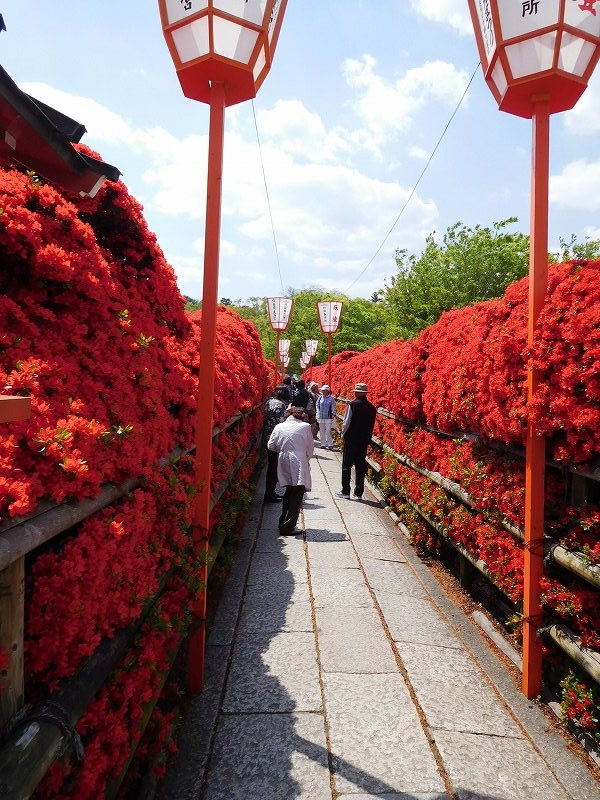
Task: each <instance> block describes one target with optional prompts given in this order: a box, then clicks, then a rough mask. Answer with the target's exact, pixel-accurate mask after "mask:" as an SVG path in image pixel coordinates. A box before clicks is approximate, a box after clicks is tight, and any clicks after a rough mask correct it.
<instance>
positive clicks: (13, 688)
mask: <svg viewBox="0 0 600 800" xmlns="http://www.w3.org/2000/svg"><path fill="white" fill-rule="evenodd" d="M24 582H25V559H24V558H18V559H16V561H13V563H12V564H11V565H10V566H9V567H7V568H6V569H4V570H2V572H0V648H2V650H4V651H5V652H6V653H8V655H9V657H10V661H9V664H8V668H7V669H6V671H5V672H1V673H0V728H2V726H4V725H5V724H6V723H7V722H8V720H9V719H10V718H11V717H12V716H13V714H15V713H16V712H17V711H18V710H19V709H20V708H21V707H22V705H23V686H24V679H23V631H24V625H25V602H24Z"/></svg>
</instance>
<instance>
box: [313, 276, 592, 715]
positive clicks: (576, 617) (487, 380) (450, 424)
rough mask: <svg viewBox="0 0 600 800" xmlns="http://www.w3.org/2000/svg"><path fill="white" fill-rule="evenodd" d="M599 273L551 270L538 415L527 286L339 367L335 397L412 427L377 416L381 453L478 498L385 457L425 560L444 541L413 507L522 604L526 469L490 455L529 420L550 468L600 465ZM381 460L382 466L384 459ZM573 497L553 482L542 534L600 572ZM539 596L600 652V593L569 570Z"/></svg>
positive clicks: (518, 439)
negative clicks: (530, 395)
mask: <svg viewBox="0 0 600 800" xmlns="http://www.w3.org/2000/svg"><path fill="white" fill-rule="evenodd" d="M599 270H600V261H590V262H581V261H579V262H570V263H567V264H560V265H556V266H551V267H550V274H549V290H548V301H547V304H546V307H545V309H544V312H543V314H542V316H541V318H540V321H539V325H538V333H537V342H536V346H535V348H534V350H533V352H532V355H533V357H534V360H535V363H536V365H537V366H538V367H539V368H540V369H541V370H542V382H541V390H540V393H539V395H538V397H536V400H535V402H533V403H532V404H531V406H530V407H529V408H528V407H527V398H526V384H525V367H526V359H527V357H528V355H529V349H528V347H527V341H526V340H527V279H524V280H521V281H518V282H517V283H515V284H513V285H512V286H510V287H509V288H508V289H507V291H506V293H505V295H504V296H503V297H502V298H500V299H499V300H492V301H488V302H485V303H479V304H476V305H473V306H470V307H467V308H462V309H456V310H453V311H450V312H447V313H446V314H444V315H442V317H441V318H440V320H439V321H438V322H437V323H436V324H435V325H432V326H431V327H430V328H428V329H426V330H425V331H423V332H422V333H421V334H420V335H419V336H418V337H417V338H416V339H414V340H412V341H396V342H388V343H386V344H383V345H380V346H378V347H374V348H372V349H371V350H369V351H367V352H365V353H359V354H356V353H355V354H350V353H342V354H340V355H339V356H336V357H334V359H333V363H332V373H333V384H334V390H335V392H336V393H337V394H338V395H341V396H345V397H350V396H352V389H353V388H354V385H355V383H356V382H357V381H364V382H366V383H368V385H369V399H370V400H371V401H372V402H373V403H374V404H375V405H378V406H383V407H385V408H387V409H388V410H390V411H392V412H394V414H395V415H397V416H398V417H399V418H401V419H402V420H405V422H404V423H401V422H398V421H395V420H390V419H387V418H385V417H378V421H377V427H376V431H375V433H376V434H377V435H378V436H379V437H380V439H382V440H383V442H384V444H385V445H387V446H388V447H389V448H391V449H392V450H394V451H395V452H397V453H401V454H403V455H405V456H407V457H408V458H410V459H411V460H412V461H413V462H414V463H416V464H417V465H418V466H420V467H422V468H424V469H427V470H429V471H431V472H438V473H440V474H442V475H443V476H445V477H446V478H449V479H451V480H453V481H455V482H456V483H458V484H459V485H460V486H461V487H462V488H463V490H464V491H466V492H467V493H468V494H469V495H470V497H471V498H472V501H473V508H468V507H466V506H465V505H463V504H462V503H460V502H458V501H457V500H456V499H454V498H453V497H451V496H450V495H449V494H448V493H447V492H445V491H444V490H443V489H441V488H439V487H438V486H437V485H436V484H435V483H433V482H432V481H431V480H429V479H428V478H426V477H424V476H421V475H420V474H418V473H416V472H415V471H413V470H411V469H409V468H407V467H405V466H403V465H401V464H399V463H398V462H397V461H396V460H395V459H394V458H393V457H392V456H391V455H388V456H384V457H383V466H384V468H385V479H384V481H383V484H382V486H383V489H384V491H385V492H386V495H387V496H388V499H389V501H390V503H391V505H392V506H393V507H395V508H396V509H397V511H398V513H399V514H400V516H401V518H402V519H403V520H405V522H406V523H407V525H408V527H409V529H410V530H411V533H412V535H413V538H414V540H415V541H416V542H418V543H419V544H420V545H421V546H425V547H426V548H427V549H430V550H434V549H436V547H437V542H436V541H435V538H436V537H435V534H434V533H432V530H431V528H429V527H428V526H427V525H426V523H424V521H423V520H422V518H420V517H419V516H418V514H417V513H416V511H415V510H414V509H413V508H412V507H411V506H410V505H408V504H407V502H406V500H407V499H408V500H410V501H412V503H414V504H415V506H416V507H418V508H419V509H420V510H421V511H422V512H423V513H425V514H426V515H427V516H428V517H429V518H430V519H431V520H432V521H433V522H434V523H436V524H437V525H438V526H439V527H441V528H442V529H443V530H444V531H445V533H446V534H447V535H448V536H450V538H452V539H454V540H455V541H456V542H459V543H460V544H462V545H464V546H465V547H466V548H467V549H468V550H469V551H470V552H471V553H472V554H473V555H475V556H476V557H477V558H478V559H481V560H482V561H484V562H485V564H486V566H487V568H488V570H489V572H490V573H491V575H492V577H493V580H494V582H495V583H496V584H497V585H498V586H499V587H500V588H501V589H502V590H503V591H504V592H505V593H506V594H507V595H508V596H509V597H510V598H511V599H512V600H513V601H514V602H517V603H518V602H520V600H521V597H522V591H523V587H522V583H523V550H522V543H521V542H520V541H519V540H518V539H517V538H516V537H515V536H513V535H512V534H511V533H509V532H508V531H507V530H505V529H504V528H503V527H502V524H501V523H502V520H506V521H508V522H510V523H511V524H512V525H517V526H523V501H524V462H523V460H522V459H519V458H515V457H511V456H509V455H504V454H502V453H501V452H499V451H498V450H497V449H492V448H490V447H489V445H493V444H494V443H503V444H507V445H510V444H515V445H522V444H524V438H525V431H526V421H527V415H528V414H529V415H530V416H531V418H532V419H533V421H534V423H535V425H536V427H537V430H538V432H539V433H540V434H542V435H544V436H545V437H546V438H547V442H548V455H549V457H551V458H554V459H555V460H556V461H557V462H563V463H565V464H568V465H584V466H588V467H589V468H591V469H593V468H594V467H595V465H596V463H597V460H598V457H599V455H600V424H599V423H600V404H599V400H600V280H599V277H600V276H599V274H598V273H599ZM326 375H327V367H319V368H315V369H314V370H313V372H312V376H313V377H314V379H315V380H316V381H319V382H324V381H325V379H326ZM458 432H463V433H470V434H477V435H478V436H479V437H480V440H479V442H474V441H468V440H467V441H465V440H459V439H457V438H455V437H454V438H453V437H452V436H451V434H456V433H458ZM442 434H446V435H442ZM448 434H450V436H448ZM374 457H375V458H376V460H378V461H380V462H381V461H382V455H381V453H380V452H378V451H377V450H375V452H374ZM567 490H568V476H567V474H566V473H560V472H559V471H557V470H553V469H549V470H547V475H546V528H547V530H548V532H549V533H550V534H551V535H552V536H553V537H554V538H555V539H556V540H558V541H560V542H561V543H562V544H563V545H564V546H565V547H567V548H568V549H571V550H576V551H577V552H579V553H580V556H581V557H582V559H583V560H584V561H587V562H588V563H592V564H599V563H600V508H598V507H597V506H594V505H591V504H588V505H586V506H584V507H582V508H577V507H575V506H572V505H569V504H568V503H567V502H566V500H565V498H566V496H567ZM542 588H543V602H544V606H545V608H546V609H547V610H548V611H550V612H551V613H552V614H553V615H555V616H559V617H560V618H561V619H563V620H565V621H566V622H567V623H568V624H569V625H570V626H571V628H572V629H573V630H574V631H575V632H576V633H577V634H579V636H580V637H581V641H582V644H584V645H585V646H587V647H590V648H593V649H596V650H600V635H599V631H600V595H599V593H598V591H597V590H595V589H594V588H593V587H592V586H590V585H588V584H586V583H583V582H582V581H581V580H579V579H578V578H576V577H574V576H572V575H571V574H570V573H565V572H564V571H561V570H556V571H555V573H552V572H551V573H550V574H549V576H548V577H546V578H545V579H544V582H543V587H542ZM582 685H584V684H582ZM565 686H566V684H565ZM567 691H570V695H569V697H571V700H573V698H574V697H575V694H574V692H575V690H574V689H573V687H572V686H569V689H568V690H567V689H565V687H563V692H567ZM581 691H584V690H583V689H582V690H581ZM585 692H587V694H585ZM580 694H581V692H580ZM584 694H585V697H586V698H587V700H586V703H587V705H586V703H583V701H582V703H581V704H580V705H577V703H576V702H574V701H573V702H571V703H569V702H568V698H567V699H565V703H566V705H567V706H568V708H569V714H568V716H569V717H570V718H573V715H575V716H576V714H575V711H574V709H577V708H580V709H582V710H581V715H580V718H579V717H578V718H577V719H578V724H580V725H581V726H582V727H584V728H585V729H586V730H589V719H591V717H590V718H589V719H588V717H589V714H588V716H585V714H587V713H588V711H589V703H590V702H592V701H591V700H590V698H591V697H592V695H593V696H594V697H596V696H597V692H596V690H594V691H593V692H592V690H589V692H588V690H587V689H586V690H585V691H584ZM588 695H589V696H588ZM564 697H566V694H564ZM584 706H585V708H584ZM584 723H585V724H584Z"/></svg>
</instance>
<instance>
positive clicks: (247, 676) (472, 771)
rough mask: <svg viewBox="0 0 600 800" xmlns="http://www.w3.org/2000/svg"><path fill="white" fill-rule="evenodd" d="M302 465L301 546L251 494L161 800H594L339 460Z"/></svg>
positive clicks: (572, 761) (585, 780) (535, 714)
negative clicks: (345, 485) (356, 490)
mask: <svg viewBox="0 0 600 800" xmlns="http://www.w3.org/2000/svg"><path fill="white" fill-rule="evenodd" d="M312 472H313V490H312V491H311V492H310V494H309V495H307V496H306V498H305V501H304V508H303V527H304V528H305V530H306V542H305V541H304V540H303V537H302V536H295V537H285V538H282V537H279V536H278V535H277V518H278V516H279V513H280V508H281V507H280V506H278V505H265V506H264V507H262V506H261V504H260V498H262V495H263V487H262V486H259V488H258V491H257V495H256V499H255V502H254V505H253V507H252V509H251V512H250V515H249V519H248V522H247V524H246V528H245V531H244V539H243V541H242V545H241V547H240V550H239V552H238V555H237V558H236V561H235V563H234V566H233V569H232V572H231V576H230V579H229V582H228V585H227V588H226V591H225V593H224V596H223V599H222V602H221V605H220V607H219V611H218V613H217V617H216V620H215V625H214V628H213V630H212V633H211V636H210V640H209V645H208V665H207V685H206V689H205V691H204V693H203V694H202V695H201V696H199V697H197V698H195V700H194V701H193V703H192V707H191V710H190V713H189V715H188V717H187V719H186V720H185V722H184V725H183V727H182V730H181V734H180V740H179V746H180V751H179V754H178V756H177V759H176V762H175V764H174V766H173V768H172V769H171V770H170V772H169V774H168V776H167V779H166V781H165V784H164V786H163V788H162V793H161V798H162V800H187V799H188V798H189V800H192V798H194V800H197V798H203V799H204V800H255V798H256V800H292V799H293V798H302V800H332V798H347V800H375V799H376V798H377V799H378V800H447V799H448V798H450V797H452V796H455V797H457V798H462V799H464V800H567V799H568V798H571V800H594V799H596V800H597V798H599V797H600V794H599V791H598V785H597V784H596V783H595V782H594V780H593V779H592V778H591V776H590V775H589V773H588V771H587V770H586V768H585V767H584V766H583V765H582V764H581V762H580V761H579V760H578V759H576V758H575V757H574V756H573V755H571V753H570V752H569V751H568V750H567V748H566V746H565V744H564V742H563V740H562V738H561V737H560V736H558V735H557V734H556V733H555V732H554V731H553V730H552V729H548V722H547V720H546V719H545V717H544V716H543V715H542V714H541V712H540V711H539V710H538V709H537V708H536V707H535V706H534V705H533V704H531V703H529V702H528V701H527V700H525V698H524V697H523V696H522V695H521V694H520V693H519V692H518V691H517V689H516V688H515V686H514V682H513V680H512V678H511V677H510V675H509V674H508V673H507V672H506V670H505V669H504V668H503V667H502V665H501V664H500V662H499V661H498V660H497V658H496V656H495V655H493V654H492V653H491V651H490V650H489V648H488V646H487V644H486V642H485V641H484V640H483V638H482V636H481V635H480V633H479V632H478V630H477V629H476V628H475V627H474V626H473V625H472V624H471V623H470V622H469V620H468V619H467V617H466V616H465V615H464V614H463V613H462V611H461V610H460V609H458V608H457V607H456V606H455V605H454V604H453V603H452V602H451V601H450V600H449V599H448V598H447V597H446V595H445V594H444V593H443V592H442V590H441V589H440V588H439V587H438V586H437V584H436V583H435V581H434V580H433V579H432V578H431V576H430V574H429V572H428V570H427V569H426V567H425V566H424V565H423V564H422V563H421V562H420V561H419V559H418V558H417V557H416V555H415V553H414V551H413V549H412V548H411V546H410V545H409V544H408V542H407V541H406V540H405V539H404V538H403V536H402V535H401V534H399V532H398V530H397V529H396V528H395V526H394V525H393V523H392V522H391V521H390V519H389V518H388V516H387V515H386V513H385V512H384V511H383V509H382V508H381V507H380V506H379V504H378V502H377V500H376V499H375V497H374V496H373V495H371V494H370V493H369V492H366V494H365V496H364V498H363V499H362V500H361V501H356V500H346V499H337V498H335V497H334V493H335V492H336V491H337V490H338V489H339V483H340V455H339V454H338V453H333V452H328V451H326V450H317V451H316V457H315V458H314V459H313V461H312ZM550 764H551V765H552V767H550Z"/></svg>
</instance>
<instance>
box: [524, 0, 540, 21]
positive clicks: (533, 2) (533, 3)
mask: <svg viewBox="0 0 600 800" xmlns="http://www.w3.org/2000/svg"><path fill="white" fill-rule="evenodd" d="M539 4H540V0H523V14H522V16H523V17H524V16H525V14H529V15H531V14H537V13H538V6H539Z"/></svg>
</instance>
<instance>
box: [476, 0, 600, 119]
mask: <svg viewBox="0 0 600 800" xmlns="http://www.w3.org/2000/svg"><path fill="white" fill-rule="evenodd" d="M469 9H470V11H471V17H472V20H473V27H474V29H475V37H476V39H477V47H478V48H479V56H480V58H481V65H482V67H483V72H484V75H485V79H486V81H487V84H488V86H489V87H490V89H491V91H492V94H493V95H494V97H495V99H496V102H497V103H498V105H499V106H500V109H501V110H502V111H507V112H508V113H510V114H516V115H517V116H520V117H527V118H530V117H531V116H532V114H533V110H532V98H533V97H535V96H547V97H548V100H549V113H550V114H555V113H556V112H559V111H567V110H568V109H570V108H573V106H574V105H575V103H576V102H577V100H578V99H579V98H580V97H581V95H582V94H583V92H584V91H585V88H586V86H587V84H588V81H589V79H590V76H591V74H592V72H593V70H594V67H595V66H596V63H597V62H598V59H599V58H600V0H469Z"/></svg>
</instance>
